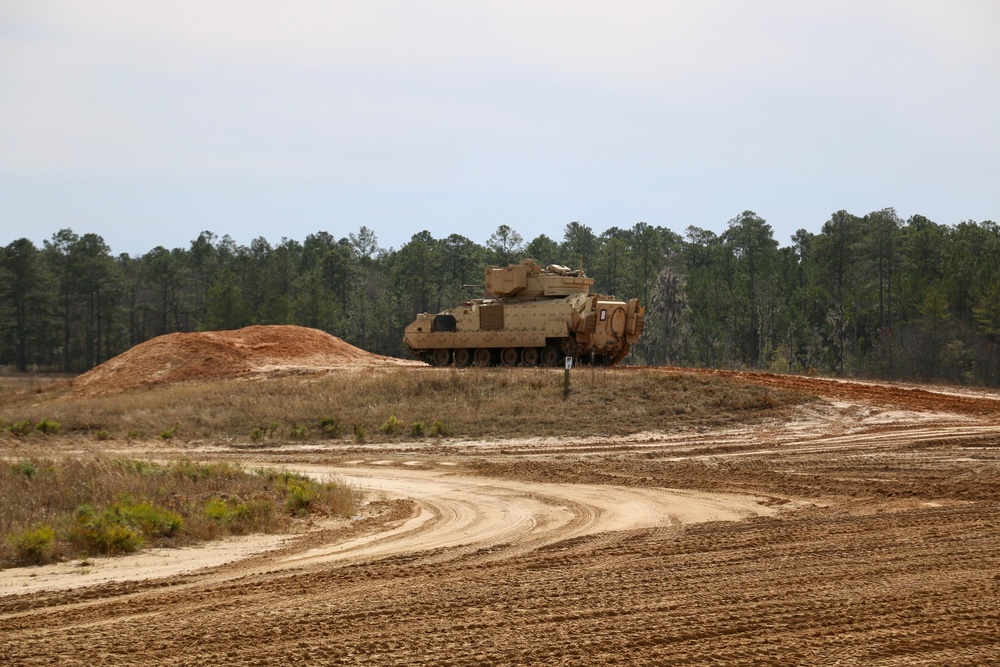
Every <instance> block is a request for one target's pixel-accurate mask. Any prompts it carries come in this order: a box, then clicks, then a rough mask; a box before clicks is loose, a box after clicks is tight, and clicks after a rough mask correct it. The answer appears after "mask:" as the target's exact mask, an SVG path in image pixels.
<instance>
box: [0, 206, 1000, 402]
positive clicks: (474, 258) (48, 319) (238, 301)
mask: <svg viewBox="0 0 1000 667" xmlns="http://www.w3.org/2000/svg"><path fill="white" fill-rule="evenodd" d="M525 258H531V259H534V260H536V261H537V262H539V263H540V264H542V265H545V264H549V263H559V264H566V265H570V266H572V267H574V268H576V267H577V266H578V265H579V264H582V265H583V267H584V269H585V270H586V272H587V274H588V275H590V276H591V277H593V278H594V279H595V285H594V289H595V291H598V292H601V293H605V294H614V295H617V296H619V297H624V298H631V297H638V298H639V299H641V302H642V303H643V304H645V305H646V306H647V324H646V330H645V333H644V335H643V339H642V341H641V342H640V343H639V344H638V345H636V346H634V347H633V349H632V352H631V354H630V355H629V358H628V359H627V361H626V363H633V364H671V365H679V366H700V367H711V368H752V369H770V370H774V371H779V372H800V373H801V372H808V373H813V372H818V373H824V374H836V375H843V376H854V377H874V378H889V379H927V380H930V379H934V380H947V381H952V382H959V383H978V384H988V385H992V386H997V385H998V384H1000V351H998V343H1000V228H998V226H997V224H996V223H994V222H992V221H986V222H982V223H977V222H974V221H966V222H962V223H959V224H958V225H954V226H947V225H941V224H937V223H934V222H932V221H931V220H928V219H927V218H925V217H923V216H920V215H914V216H912V217H910V218H909V219H907V220H905V221H904V220H902V219H900V217H899V216H898V215H897V214H896V212H895V211H894V210H893V209H885V210H881V211H875V212H872V213H870V214H868V215H865V216H856V215H852V214H850V213H848V212H846V211H837V212H836V213H834V214H833V215H832V216H830V219H829V220H828V221H827V222H826V223H825V224H823V226H822V229H821V230H820V231H819V232H818V233H810V232H807V231H805V230H799V231H798V232H797V233H796V234H795V235H793V237H792V243H791V244H790V245H788V246H785V247H780V246H779V244H778V242H777V241H776V240H775V239H774V235H773V230H772V229H771V226H770V225H769V224H768V223H767V222H766V221H765V220H764V219H763V218H761V217H760V216H758V215H757V214H755V213H753V212H752V211H745V212H743V213H741V214H740V215H738V216H736V217H735V218H733V219H732V220H730V221H729V224H728V228H727V229H726V231H724V232H722V233H721V234H716V233H714V232H711V231H709V230H706V229H701V228H698V227H688V228H687V229H685V230H684V234H683V235H681V234H678V233H676V232H674V231H672V230H670V229H667V228H665V227H658V226H653V225H649V224H647V223H644V222H640V223H638V224H636V225H634V226H633V227H631V228H618V227H612V228H610V229H607V230H605V231H604V232H602V233H600V234H597V233H595V232H594V230H593V229H591V228H590V227H588V226H586V225H583V224H581V223H579V222H571V223H569V224H568V225H566V226H565V228H564V230H563V235H562V239H561V240H558V241H557V240H555V239H553V238H550V237H549V236H546V235H545V234H540V235H538V236H536V237H535V238H534V239H532V240H531V241H530V242H525V240H524V238H523V237H522V236H521V235H520V234H519V233H518V232H517V231H516V230H515V229H513V228H511V227H509V226H507V225H501V226H500V227H498V228H497V230H496V231H495V232H494V233H493V235H492V236H491V237H490V238H489V240H488V241H487V242H486V243H485V245H480V244H478V243H475V242H473V241H472V240H470V239H468V238H467V237H465V236H462V235H460V234H451V235H450V236H448V237H446V238H442V239H436V238H434V237H433V236H432V235H431V234H430V233H429V232H427V231H422V232H420V233H418V234H415V235H414V236H413V237H412V238H411V239H410V241H409V242H407V243H406V244H405V245H403V246H402V247H400V248H399V249H393V248H389V249H385V248H382V247H380V245H379V242H378V238H377V236H376V234H375V232H374V231H372V230H371V229H368V228H367V227H362V228H361V229H360V230H358V231H357V232H356V233H350V234H348V235H347V236H346V237H343V238H339V239H338V238H336V237H334V236H332V235H331V234H329V233H327V232H317V233H315V234H310V235H308V236H307V237H306V238H305V240H303V241H296V240H290V239H282V240H281V242H280V243H278V244H277V245H271V244H270V243H269V242H268V241H267V240H266V239H264V238H258V239H255V240H254V241H252V242H251V243H250V245H249V246H245V245H239V244H237V243H235V242H234V241H233V240H232V239H231V238H230V237H229V236H223V237H221V238H219V237H218V236H216V235H215V234H213V233H211V232H207V231H206V232H203V233H201V234H200V235H199V236H198V238H197V239H195V240H193V241H192V242H191V244H190V246H189V247H187V248H173V249H167V248H165V247H162V246H158V247H156V248H153V249H152V250H150V251H149V252H147V253H146V254H144V255H141V256H138V257H133V256H130V255H128V254H119V255H113V254H112V252H111V249H110V248H109V247H108V245H107V244H106V243H105V242H104V240H103V239H102V238H101V237H100V236H99V235H96V234H83V235H78V234H76V233H74V232H73V231H72V230H69V229H64V230H61V231H59V232H57V233H56V234H54V235H53V236H52V238H51V239H49V240H47V241H45V242H44V243H43V245H42V247H37V246H36V245H35V244H34V243H33V242H32V241H30V240H28V239H26V238H22V239H18V240H15V241H13V242H12V243H10V244H9V245H7V246H5V247H4V248H2V252H0V366H4V367H12V368H17V369H19V370H28V369H43V370H61V371H65V372H80V371H84V370H87V369H89V368H91V367H93V366H95V365H97V364H100V363H102V362H103V361H106V360H107V359H109V358H111V357H113V356H115V355H117V354H119V353H121V352H123V351H124V350H126V349H128V348H129V347H131V346H134V345H136V344H138V343H141V342H143V341H145V340H148V339H150V338H153V337H155V336H159V335H161V334H166V333H171V332H177V331H198V330H218V329H236V328H240V327H243V326H247V325H250V324H298V325H302V326H308V327H313V328H317V329H322V330H324V331H327V332H329V333H331V334H333V335H335V336H338V337H340V338H342V339H344V340H346V341H348V342H349V343H351V344H353V345H356V346H358V347H361V348H363V349H366V350H369V351H372V352H376V353H379V354H385V355H396V356H404V355H405V348H404V346H403V344H402V341H401V339H402V333H403V328H404V327H405V326H406V324H408V323H409V322H410V321H412V319H413V317H414V316H415V314H416V313H418V312H437V311H440V310H443V309H445V308H449V307H451V306H454V305H456V304H458V303H460V302H462V301H465V300H467V299H469V298H470V297H475V296H480V295H481V288H480V291H478V292H477V291H476V288H474V287H468V286H469V285H477V284H481V283H482V279H483V278H482V274H483V269H484V267H485V266H486V265H488V264H493V265H500V266H503V265H506V264H508V263H512V262H518V261H521V260H522V259H525Z"/></svg>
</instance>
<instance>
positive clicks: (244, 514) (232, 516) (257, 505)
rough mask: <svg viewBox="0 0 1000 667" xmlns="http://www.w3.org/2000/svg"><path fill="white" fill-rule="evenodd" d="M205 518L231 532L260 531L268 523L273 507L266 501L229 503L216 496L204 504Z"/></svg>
mask: <svg viewBox="0 0 1000 667" xmlns="http://www.w3.org/2000/svg"><path fill="white" fill-rule="evenodd" d="M204 511H205V516H206V517H208V518H209V519H211V520H213V521H216V522H218V523H219V524H221V525H223V526H225V527H226V528H228V529H229V530H230V531H231V532H234V533H242V532H246V531H249V530H255V529H260V528H261V527H262V526H263V525H264V524H266V523H268V521H267V519H268V517H269V515H271V514H272V513H273V506H272V505H271V503H270V502H268V501H266V500H257V501H248V502H243V503H240V502H231V501H227V500H225V499H223V498H220V497H218V496H216V497H214V498H210V499H209V500H208V501H207V502H206V503H205V508H204Z"/></svg>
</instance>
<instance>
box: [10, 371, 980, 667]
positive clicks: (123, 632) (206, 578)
mask: <svg viewBox="0 0 1000 667" xmlns="http://www.w3.org/2000/svg"><path fill="white" fill-rule="evenodd" d="M536 370H537V371H538V372H539V373H542V372H544V370H543V369H536ZM422 372H424V373H427V377H433V375H434V374H436V373H448V372H449V371H448V370H447V369H437V368H425V369H424V370H422ZM622 372H626V373H627V372H632V371H631V370H630V369H623V371H622ZM662 372H664V373H673V372H678V373H679V372H691V371H687V370H680V369H667V370H663V371H662ZM732 376H733V378H734V380H736V381H738V382H746V383H751V384H764V385H767V386H774V387H786V388H792V387H794V388H795V389H797V390H799V391H803V392H807V393H809V394H812V395H816V396H819V397H820V399H819V400H817V401H815V402H810V403H807V404H803V405H801V406H799V407H797V408H796V409H795V411H794V412H793V413H791V414H782V415H781V417H780V418H776V419H773V420H767V421H764V422H754V423H747V424H738V425H735V426H726V427H720V428H705V429H691V430H677V431H670V432H644V433H638V434H633V435H629V436H622V437H608V436H600V435H598V434H595V433H581V434H580V435H579V437H566V438H554V437H553V438H531V437H529V435H528V434H527V431H529V430H530V428H529V427H526V435H525V437H524V438H523V439H519V440H517V441H499V440H489V441H482V442H478V441H476V442H468V441H455V440H450V439H443V440H436V441H433V442H431V441H426V442H408V443H406V445H405V447H402V446H400V445H399V444H398V443H396V444H391V443H390V444H377V443H357V442H354V443H349V444H332V443H324V442H315V443H303V444H302V445H299V446H289V445H274V446H263V447H260V448H256V449H254V450H252V451H247V450H245V449H238V448H236V447H231V448H228V449H227V448H226V447H225V446H215V445H213V446H211V447H209V446H208V445H205V446H204V448H203V449H198V445H197V443H188V444H187V445H180V444H178V443H169V442H165V441H164V442H148V443H145V444H139V443H136V444H133V445H131V446H130V447H131V448H130V449H129V450H128V455H129V456H145V457H150V458H169V457H174V456H187V457H190V456H198V457H203V458H206V459H207V458H211V459H223V460H234V461H240V462H242V463H245V464H247V465H255V466H257V465H259V466H281V467H287V468H289V469H294V470H299V471H302V472H304V473H307V474H312V475H317V476H321V477H323V476H328V475H338V476H340V477H342V478H343V479H345V480H349V481H350V482H351V483H355V484H358V485H361V486H364V487H365V488H368V489H372V490H375V491H376V493H375V494H374V495H375V496H377V502H378V503H387V507H391V508H392V511H387V512H386V513H384V514H383V515H382V516H381V519H379V518H378V517H369V518H366V519H364V520H359V521H357V522H356V523H355V526H356V527H357V528H356V529H355V530H354V531H347V532H343V531H339V530H318V531H317V532H315V533H313V534H309V535H306V536H301V537H297V538H291V539H289V540H288V541H287V542H283V543H282V544H281V545H280V547H276V548H273V550H271V551H261V550H260V548H256V549H250V545H247V544H239V545H236V547H237V548H235V549H234V550H233V552H232V553H231V555H230V557H229V558H228V562H227V559H225V558H220V555H219V551H218V550H217V549H214V548H213V549H200V550H191V551H188V552H184V551H183V550H174V551H175V552H176V553H158V554H153V555H146V556H137V557H136V558H144V559H145V560H141V561H129V560H128V559H115V560H113V561H111V560H108V559H88V560H86V561H75V562H67V563H60V564H56V565H51V566H45V567H41V568H16V569H11V570H6V571H2V572H0V664H3V665H43V664H61V665H91V664H106V665H136V666H139V665H148V664H158V665H236V666H240V667H242V666H247V667H249V666H252V665H253V666H255V665H287V664H318V665H357V664H367V665H435V666H438V665H452V666H457V665H476V666H481V665H553V664H556V665H899V666H904V665H906V666H908V665H989V664H1000V661H998V658H997V656H998V655H1000V395H998V393H997V392H995V391H987V390H982V389H980V390H965V389H963V390H961V391H960V390H957V389H955V388H948V387H933V386H924V387H913V386H902V385H893V384H884V383H871V382H866V383H860V382H847V381H838V380H826V379H820V378H804V377H794V376H781V375H774V374H768V373H741V374H735V373H734V374H732ZM621 400H627V399H624V398H623V399H621ZM34 442H39V441H37V440H36V441H34ZM67 443H68V444H66V445H64V446H67V447H70V446H71V447H76V446H78V445H77V444H75V443H74V442H73V441H70V440H67ZM58 446H59V444H58V443H57V442H56V441H54V440H47V441H45V442H44V443H43V444H39V445H37V447H39V448H44V452H46V453H48V454H49V455H51V454H50V453H51V451H52V450H53V448H54V447H58ZM102 446H103V447H108V448H109V451H111V452H114V451H115V450H114V449H113V445H110V444H108V445H104V444H102ZM122 446H124V445H122ZM18 447H19V449H18V455H28V454H30V453H31V452H29V451H27V449H26V448H27V447H28V445H27V444H19V445H18ZM140 448H144V449H140ZM376 504H377V503H376ZM361 524H364V526H361ZM220 549H221V547H220ZM248 550H250V551H251V552H250V553H248Z"/></svg>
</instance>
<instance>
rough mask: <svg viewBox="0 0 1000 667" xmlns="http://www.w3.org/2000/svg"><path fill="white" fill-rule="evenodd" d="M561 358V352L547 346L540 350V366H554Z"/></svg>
mask: <svg viewBox="0 0 1000 667" xmlns="http://www.w3.org/2000/svg"><path fill="white" fill-rule="evenodd" d="M561 357H562V352H560V351H559V348H558V347H553V346H551V345H549V346H548V347H547V348H545V349H544V350H542V366H556V365H558V363H559V359H560V358H561Z"/></svg>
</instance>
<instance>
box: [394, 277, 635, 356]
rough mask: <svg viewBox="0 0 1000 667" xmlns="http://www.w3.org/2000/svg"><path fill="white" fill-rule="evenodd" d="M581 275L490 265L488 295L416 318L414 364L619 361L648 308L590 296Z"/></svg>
mask: <svg viewBox="0 0 1000 667" xmlns="http://www.w3.org/2000/svg"><path fill="white" fill-rule="evenodd" d="M593 284H594V279H593V278H588V277H587V276H585V275H584V274H583V271H582V270H580V271H574V270H572V269H569V268H567V267H565V266H560V265H558V264H550V265H549V266H547V267H546V268H545V269H542V267H541V266H539V265H538V264H536V263H535V262H534V261H532V260H530V259H529V260H525V261H524V262H521V263H520V264H511V265H510V266H508V267H506V268H495V267H492V266H490V267H487V269H486V292H487V293H488V294H491V295H492V298H484V299H473V300H471V301H468V302H466V303H464V304H462V305H461V306H457V307H455V308H452V309H451V310H446V311H444V312H443V313H439V314H437V315H433V314H430V313H421V314H420V315H417V319H416V320H414V321H413V323H411V324H410V325H409V326H408V327H406V332H405V334H404V336H403V342H404V343H406V345H407V346H408V347H409V348H410V352H412V353H413V355H414V356H416V357H417V358H419V359H423V360H425V361H428V362H430V363H432V364H434V365H436V366H446V365H448V364H451V363H452V362H454V364H455V365H456V366H467V365H469V364H475V365H477V366H493V365H497V364H501V365H504V366H515V365H517V364H522V365H524V366H537V365H539V364H541V365H543V366H555V365H558V364H559V363H560V362H561V361H562V359H563V358H564V357H566V356H571V357H577V358H578V359H579V360H580V361H582V362H592V363H596V364H609V365H610V364H616V363H618V362H619V361H621V360H622V359H624V358H625V355H626V354H628V351H629V347H630V346H631V345H632V343H634V342H636V341H637V340H639V335H640V334H641V333H642V328H643V324H644V322H645V317H644V314H645V308H643V307H642V306H640V305H639V300H638V299H631V300H629V301H628V302H627V303H626V302H625V301H619V300H618V299H615V297H613V296H604V295H602V294H591V293H590V286H591V285H593Z"/></svg>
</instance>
